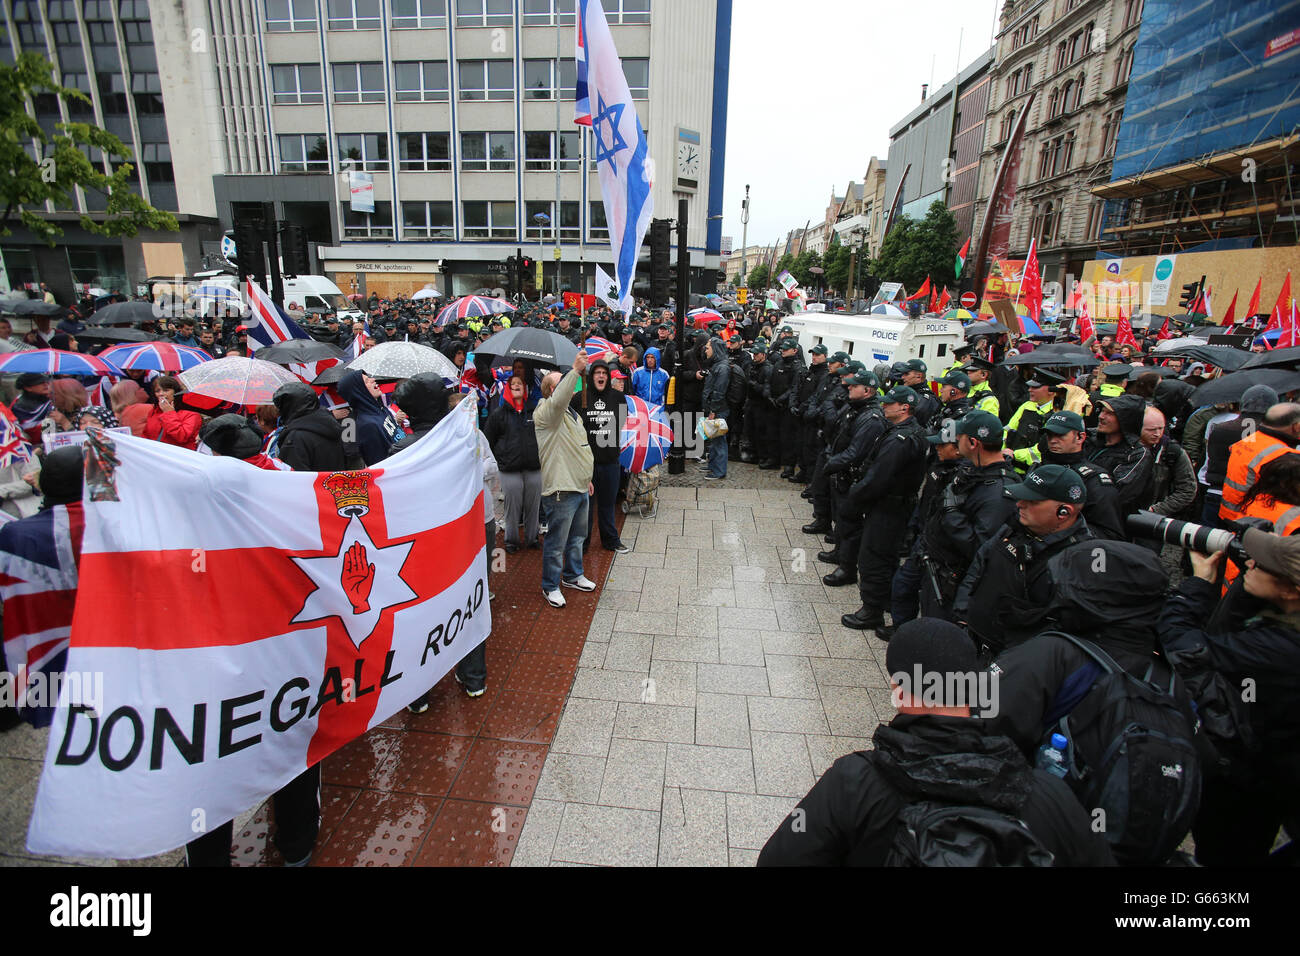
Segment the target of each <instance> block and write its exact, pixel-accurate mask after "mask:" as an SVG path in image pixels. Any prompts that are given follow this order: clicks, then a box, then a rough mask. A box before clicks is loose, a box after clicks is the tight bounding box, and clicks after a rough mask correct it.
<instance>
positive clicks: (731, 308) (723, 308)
mask: <svg viewBox="0 0 1300 956" xmlns="http://www.w3.org/2000/svg"><path fill="white" fill-rule="evenodd" d="M718 311H719V312H744V311H745V310H744V309H742V308H741V307H740V306H738V305H737V304H736V303H734V302H724V303H722V305H720V306H718Z"/></svg>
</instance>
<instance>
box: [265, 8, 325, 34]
mask: <svg viewBox="0 0 1300 956" xmlns="http://www.w3.org/2000/svg"><path fill="white" fill-rule="evenodd" d="M315 29H316V0H266V32H267V33H291V32H295V31H302V30H315Z"/></svg>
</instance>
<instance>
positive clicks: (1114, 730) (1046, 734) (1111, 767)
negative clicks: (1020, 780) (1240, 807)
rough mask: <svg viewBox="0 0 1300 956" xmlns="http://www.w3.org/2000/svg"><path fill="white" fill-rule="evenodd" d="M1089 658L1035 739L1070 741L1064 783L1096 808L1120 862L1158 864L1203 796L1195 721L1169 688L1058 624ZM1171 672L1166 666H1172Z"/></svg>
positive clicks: (1173, 847) (1065, 687) (1064, 689)
mask: <svg viewBox="0 0 1300 956" xmlns="http://www.w3.org/2000/svg"><path fill="white" fill-rule="evenodd" d="M1044 634H1045V635H1047V636H1052V637H1059V638H1062V639H1064V640H1067V641H1069V642H1070V643H1071V644H1073V645H1074V646H1075V647H1077V648H1079V650H1081V651H1083V652H1084V653H1085V654H1087V655H1088V657H1089V658H1090V660H1089V661H1088V663H1087V664H1085V665H1084V666H1083V667H1081V668H1079V669H1078V670H1077V671H1075V672H1074V673H1073V674H1071V675H1070V676H1069V677H1067V678H1066V680H1065V683H1063V684H1062V685H1061V688H1060V689H1059V690H1058V691H1057V694H1056V697H1055V699H1054V700H1053V701H1052V704H1051V706H1050V707H1049V708H1048V711H1047V714H1046V715H1045V716H1044V721H1043V722H1044V725H1045V726H1044V730H1043V741H1044V742H1046V741H1047V740H1049V739H1050V738H1051V735H1052V734H1053V733H1060V734H1063V735H1064V736H1065V738H1066V740H1067V741H1068V744H1067V746H1066V753H1065V758H1066V759H1065V763H1066V767H1067V768H1068V770H1069V773H1068V774H1067V775H1066V777H1065V782H1066V783H1067V784H1069V785H1070V789H1071V790H1073V791H1074V794H1075V796H1076V797H1078V798H1079V802H1080V803H1081V804H1082V805H1083V808H1084V810H1085V811H1087V812H1088V813H1089V815H1092V814H1093V813H1094V812H1095V811H1096V810H1098V809H1100V810H1102V811H1104V813H1105V816H1104V818H1103V819H1102V823H1103V825H1104V828H1105V829H1104V831H1103V832H1104V833H1105V835H1106V840H1107V842H1108V843H1110V848H1111V852H1112V853H1114V855H1115V859H1116V860H1117V861H1118V862H1119V863H1120V864H1121V865H1127V866H1134V865H1148V866H1149V865H1159V864H1162V863H1164V862H1165V861H1166V860H1168V859H1169V857H1170V856H1171V855H1172V854H1173V852H1174V851H1175V850H1176V849H1177V848H1178V845H1179V844H1180V843H1181V842H1182V841H1183V838H1184V837H1185V836H1186V835H1187V833H1188V831H1189V830H1191V827H1192V821H1193V820H1195V819H1196V811H1197V809H1198V807H1199V805H1200V796H1201V757H1200V752H1201V748H1200V746H1199V744H1198V743H1197V742H1196V741H1194V740H1193V738H1194V737H1196V735H1197V730H1198V727H1197V726H1193V725H1192V724H1190V723H1189V721H1188V716H1187V714H1186V713H1185V712H1184V711H1183V709H1182V708H1181V707H1180V706H1179V704H1178V702H1177V701H1176V700H1175V698H1174V689H1175V686H1176V683H1177V679H1178V678H1177V676H1176V674H1174V673H1171V674H1170V678H1169V687H1168V689H1165V688H1162V687H1159V686H1157V685H1156V684H1154V683H1152V681H1151V677H1152V672H1153V670H1154V664H1152V665H1151V666H1150V667H1148V668H1147V672H1146V674H1145V675H1144V676H1143V678H1142V679H1141V680H1139V679H1138V678H1136V677H1134V676H1133V675H1132V674H1130V673H1128V672H1127V671H1126V670H1124V668H1122V667H1120V666H1119V665H1118V664H1117V663H1115V661H1114V660H1113V659H1112V658H1111V657H1110V655H1109V654H1107V653H1106V652H1105V651H1103V650H1102V649H1101V648H1099V647H1097V645H1095V644H1093V643H1092V642H1091V641H1086V640H1083V639H1082V638H1079V637H1075V636H1074V635H1073V634H1066V633H1064V632H1062V631H1046V632H1044ZM1171 670H1172V669H1171Z"/></svg>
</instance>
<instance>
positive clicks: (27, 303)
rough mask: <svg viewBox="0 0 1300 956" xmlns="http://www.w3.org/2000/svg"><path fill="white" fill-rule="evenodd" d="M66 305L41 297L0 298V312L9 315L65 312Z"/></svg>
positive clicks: (48, 314) (59, 313) (45, 314)
mask: <svg viewBox="0 0 1300 956" xmlns="http://www.w3.org/2000/svg"><path fill="white" fill-rule="evenodd" d="M67 311H68V310H67V307H66V306H62V305H59V304H58V303H57V302H45V301H42V300H41V299H4V300H0V312H8V313H10V314H11V315H29V316H30V315H36V316H55V315H62V314H63V313H64V312H67Z"/></svg>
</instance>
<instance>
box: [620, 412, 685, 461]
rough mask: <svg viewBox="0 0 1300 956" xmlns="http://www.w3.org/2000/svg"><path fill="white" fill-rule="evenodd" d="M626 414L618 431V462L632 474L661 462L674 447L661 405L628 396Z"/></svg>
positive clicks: (669, 426) (670, 427)
mask: <svg viewBox="0 0 1300 956" xmlns="http://www.w3.org/2000/svg"><path fill="white" fill-rule="evenodd" d="M624 401H625V402H626V403H627V407H626V409H625V411H626V416H625V417H624V418H623V426H622V428H621V430H620V433H619V453H618V460H619V463H620V464H621V465H622V466H623V467H624V468H625V469H627V470H628V471H629V472H631V473H632V474H634V475H635V474H639V473H640V472H643V471H646V470H647V469H650V468H653V467H654V466H655V465H658V464H661V463H662V462H663V460H664V458H665V457H667V455H668V450H669V449H670V448H672V447H673V429H672V426H671V425H669V424H668V418H667V416H666V415H665V414H664V407H663V406H662V405H651V404H650V403H649V402H647V401H646V400H645V399H643V398H637V397H636V396H635V395H627V396H625V398H624Z"/></svg>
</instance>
